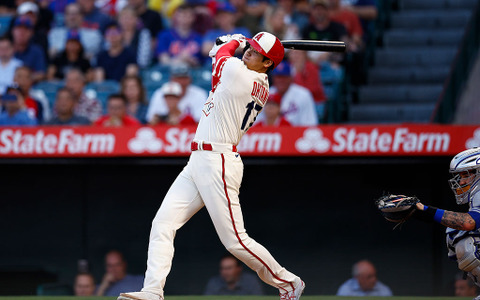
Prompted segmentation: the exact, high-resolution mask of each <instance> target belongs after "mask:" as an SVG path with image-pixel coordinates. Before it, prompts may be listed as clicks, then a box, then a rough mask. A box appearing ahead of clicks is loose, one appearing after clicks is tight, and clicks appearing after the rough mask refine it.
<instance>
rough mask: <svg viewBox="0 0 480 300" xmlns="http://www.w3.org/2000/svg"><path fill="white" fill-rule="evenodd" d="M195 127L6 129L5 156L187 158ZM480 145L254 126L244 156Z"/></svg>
mask: <svg viewBox="0 0 480 300" xmlns="http://www.w3.org/2000/svg"><path fill="white" fill-rule="evenodd" d="M194 135H195V127H194V126H193V127H167V126H159V127H124V128H104V127H28V128H27V127H23V128H20V127H16V128H8V127H4V128H1V129H0V158H2V157H3V158H5V157H115V156H127V157H135V156H188V155H189V153H190V143H191V141H192V139H193V137H194ZM474 146H480V127H479V126H448V125H413V124H412V125H405V126H392V125H381V126H372V125H369V126H318V127H272V128H268V127H253V128H251V129H250V130H249V131H248V133H247V134H245V136H244V137H243V139H242V140H241V142H240V144H239V145H238V147H237V148H238V151H239V152H240V153H241V154H242V155H243V156H437V155H454V154H456V153H458V152H460V151H462V150H464V149H466V148H471V147H474Z"/></svg>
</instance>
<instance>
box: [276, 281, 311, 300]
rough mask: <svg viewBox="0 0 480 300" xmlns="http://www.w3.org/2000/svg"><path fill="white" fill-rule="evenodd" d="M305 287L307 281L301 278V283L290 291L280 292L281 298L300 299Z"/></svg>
mask: <svg viewBox="0 0 480 300" xmlns="http://www.w3.org/2000/svg"><path fill="white" fill-rule="evenodd" d="M304 289H305V282H303V281H302V280H300V283H299V284H297V286H296V287H294V288H293V290H291V291H290V292H286V293H283V294H280V300H298V299H300V296H301V295H302V293H303V290H304Z"/></svg>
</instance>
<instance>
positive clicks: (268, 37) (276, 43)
mask: <svg viewBox="0 0 480 300" xmlns="http://www.w3.org/2000/svg"><path fill="white" fill-rule="evenodd" d="M247 41H248V43H249V44H250V46H251V47H253V48H254V49H255V50H257V51H258V52H259V53H260V54H262V55H263V56H265V57H267V58H269V59H271V60H272V61H273V66H274V67H276V66H278V64H279V63H280V62H281V61H282V60H283V55H284V54H285V49H283V45H282V42H280V40H279V39H278V38H277V37H276V36H274V35H273V34H271V33H268V32H259V33H257V34H256V35H255V36H254V37H253V38H251V39H247Z"/></svg>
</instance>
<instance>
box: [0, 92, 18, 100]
mask: <svg viewBox="0 0 480 300" xmlns="http://www.w3.org/2000/svg"><path fill="white" fill-rule="evenodd" d="M1 100H2V101H17V95H15V94H11V93H5V94H3V95H2V98H1Z"/></svg>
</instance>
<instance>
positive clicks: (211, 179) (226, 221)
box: [142, 146, 298, 298]
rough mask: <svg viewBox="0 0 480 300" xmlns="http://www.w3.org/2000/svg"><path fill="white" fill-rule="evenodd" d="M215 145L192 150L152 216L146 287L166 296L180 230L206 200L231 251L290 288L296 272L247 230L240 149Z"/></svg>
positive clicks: (272, 280) (280, 285) (268, 278)
mask: <svg viewBox="0 0 480 300" xmlns="http://www.w3.org/2000/svg"><path fill="white" fill-rule="evenodd" d="M230 147H231V146H230ZM217 148H219V149H221V148H222V147H217ZM230 149H231V148H230ZM213 150H214V151H194V152H192V154H191V156H190V159H189V162H188V164H187V165H186V167H185V168H184V169H183V171H182V172H181V173H180V174H179V175H178V177H177V178H176V180H175V181H174V183H173V184H172V186H171V187H170V189H169V191H168V193H167V195H166V196H165V199H164V200H163V203H162V204H161V206H160V209H159V210H158V212H157V214H156V216H155V218H154V220H153V222H152V229H151V232H150V243H149V247H148V260H147V271H146V274H145V282H144V287H143V289H142V291H144V292H151V293H155V294H159V295H161V296H162V298H163V288H164V286H165V280H166V278H167V275H168V273H169V272H170V269H171V266H172V259H173V253H174V247H173V240H174V238H175V234H176V231H177V230H178V229H179V228H181V227H182V226H183V225H184V224H185V223H186V222H187V221H188V220H189V219H190V218H191V217H192V216H193V215H194V214H195V213H197V212H198V211H199V210H200V209H201V208H202V207H203V206H206V208H207V210H208V213H209V215H210V218H211V219H212V221H213V224H214V226H215V229H216V231H217V234H218V236H219V237H220V240H221V242H222V243H223V245H224V246H225V248H226V249H227V250H228V251H229V252H231V253H232V254H233V255H234V256H236V257H237V258H238V259H240V260H241V261H242V262H244V263H245V264H246V265H247V266H248V267H250V268H251V269H252V270H254V271H256V272H257V274H258V276H259V277H260V278H261V279H262V280H263V281H264V282H266V283H267V284H270V285H272V286H274V287H277V288H279V289H280V291H281V292H285V291H291V290H292V289H293V285H294V281H295V280H296V279H297V280H298V277H297V276H295V275H294V274H292V273H290V272H289V271H287V270H286V269H285V268H283V267H282V266H280V264H278V263H277V261H275V259H274V258H273V256H272V255H271V254H270V253H269V252H268V251H267V250H266V249H265V248H264V247H263V246H262V245H260V244H258V243H257V242H256V241H254V240H253V239H252V238H250V237H249V236H248V235H247V233H246V232H245V228H244V224H243V216H242V210H241V207H240V201H239V198H238V194H239V188H240V184H241V182H242V177H243V163H242V160H241V158H240V155H239V154H238V153H235V152H232V151H225V152H215V147H214V149H213Z"/></svg>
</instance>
